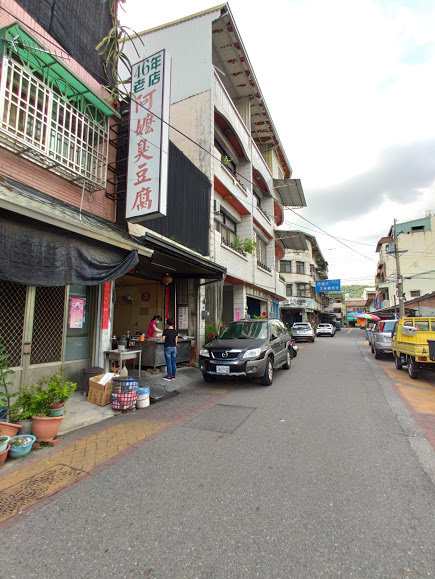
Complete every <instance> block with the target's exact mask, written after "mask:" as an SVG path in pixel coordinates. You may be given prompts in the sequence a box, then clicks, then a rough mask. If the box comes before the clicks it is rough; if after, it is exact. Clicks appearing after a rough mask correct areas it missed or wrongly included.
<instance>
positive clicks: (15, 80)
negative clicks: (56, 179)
mask: <svg viewBox="0 0 435 579" xmlns="http://www.w3.org/2000/svg"><path fill="white" fill-rule="evenodd" d="M1 74H2V76H4V78H5V82H4V97H3V111H2V113H3V114H2V118H1V119H0V123H1V124H0V132H1V141H2V142H4V143H5V144H11V143H14V144H13V150H16V151H17V152H19V153H21V154H22V155H23V156H25V157H27V158H29V159H31V160H33V161H35V162H36V163H38V164H40V165H43V166H44V167H46V168H48V169H50V170H51V171H53V172H55V173H57V174H60V175H62V176H63V177H65V178H66V179H69V180H77V181H78V182H80V180H81V179H83V180H84V182H85V189H87V190H94V191H95V190H98V189H104V188H105V187H106V171H107V156H108V145H109V138H108V117H107V116H106V115H105V114H104V113H103V112H101V111H99V110H98V109H96V107H95V106H93V105H92V104H91V103H90V102H87V100H86V98H85V97H84V96H83V95H80V94H78V93H77V94H76V93H75V92H74V89H73V88H71V87H68V89H69V92H68V94H67V96H66V95H65V94H63V93H62V90H61V88H60V87H63V89H64V92H67V90H66V88H65V86H63V84H62V82H61V81H58V83H57V84H56V83H53V86H48V85H47V84H45V83H44V82H42V81H41V80H40V79H39V78H38V77H37V71H36V72H35V74H32V73H31V72H29V71H27V70H26V69H24V68H23V67H22V66H21V65H20V64H19V63H17V62H15V61H14V60H12V59H11V58H8V57H6V56H5V57H4V58H3V62H2V73H1Z"/></svg>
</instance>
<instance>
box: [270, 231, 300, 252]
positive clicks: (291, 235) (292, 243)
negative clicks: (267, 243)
mask: <svg viewBox="0 0 435 579" xmlns="http://www.w3.org/2000/svg"><path fill="white" fill-rule="evenodd" d="M275 236H276V238H277V239H278V240H279V241H280V242H281V243H282V244H283V245H284V247H285V248H286V249H291V250H293V251H307V250H308V245H307V241H306V239H305V234H304V233H302V231H275Z"/></svg>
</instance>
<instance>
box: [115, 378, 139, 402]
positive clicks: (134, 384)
mask: <svg viewBox="0 0 435 579" xmlns="http://www.w3.org/2000/svg"><path fill="white" fill-rule="evenodd" d="M139 386H140V383H139V380H138V379H137V378H131V377H127V376H115V377H114V378H112V408H113V410H132V409H133V408H136V401H137V396H138V390H139Z"/></svg>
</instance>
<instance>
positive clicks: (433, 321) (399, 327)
mask: <svg viewBox="0 0 435 579" xmlns="http://www.w3.org/2000/svg"><path fill="white" fill-rule="evenodd" d="M391 347H392V351H393V356H394V362H395V364H396V368H397V369H398V370H401V369H402V366H408V374H409V375H410V377H411V378H413V379H414V380H415V379H416V378H418V374H419V372H423V371H425V370H432V371H435V318H411V317H406V318H402V319H401V320H398V321H397V322H396V325H395V326H394V329H393V335H392V337H391Z"/></svg>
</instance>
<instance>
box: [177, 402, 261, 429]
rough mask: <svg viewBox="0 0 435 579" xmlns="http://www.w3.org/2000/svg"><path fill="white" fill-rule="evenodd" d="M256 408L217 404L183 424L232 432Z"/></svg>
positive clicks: (189, 426)
mask: <svg viewBox="0 0 435 579" xmlns="http://www.w3.org/2000/svg"><path fill="white" fill-rule="evenodd" d="M254 410H256V408H251V407H249V406H231V405H229V404H215V405H214V406H212V407H211V408H209V409H208V410H205V411H204V412H202V413H201V414H199V415H198V416H195V418H192V420H190V421H189V422H186V423H184V425H183V426H186V427H187V428H198V429H199V430H211V431H212V432H224V433H226V434H232V433H233V432H234V431H235V430H236V429H237V428H238V427H239V426H240V425H241V424H243V422H245V420H246V419H247V418H248V417H249V416H250V415H251V414H252V413H253V412H254Z"/></svg>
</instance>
